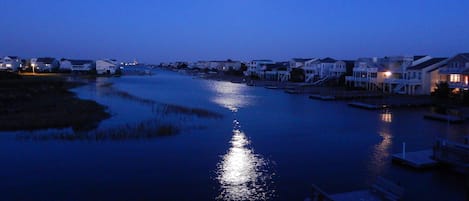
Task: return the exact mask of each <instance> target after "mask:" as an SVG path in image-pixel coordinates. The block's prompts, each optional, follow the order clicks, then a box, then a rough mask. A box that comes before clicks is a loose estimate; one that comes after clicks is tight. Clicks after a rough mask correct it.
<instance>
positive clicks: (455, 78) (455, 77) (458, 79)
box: [449, 74, 461, 82]
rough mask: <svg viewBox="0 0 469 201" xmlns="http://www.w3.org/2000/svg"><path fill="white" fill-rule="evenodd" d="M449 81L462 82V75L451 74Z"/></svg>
mask: <svg viewBox="0 0 469 201" xmlns="http://www.w3.org/2000/svg"><path fill="white" fill-rule="evenodd" d="M449 81H450V82H460V81H461V75H460V74H451V75H449Z"/></svg>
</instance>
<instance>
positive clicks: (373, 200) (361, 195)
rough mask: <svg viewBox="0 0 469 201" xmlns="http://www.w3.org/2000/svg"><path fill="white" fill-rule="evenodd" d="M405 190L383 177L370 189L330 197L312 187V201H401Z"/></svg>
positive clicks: (317, 188) (314, 186) (310, 198)
mask: <svg viewBox="0 0 469 201" xmlns="http://www.w3.org/2000/svg"><path fill="white" fill-rule="evenodd" d="M403 195H404V188H402V187H401V186H400V185H397V184H395V183H394V182H391V181H389V180H386V179H384V178H382V177H378V178H377V179H376V181H375V183H374V184H373V185H372V186H371V187H370V189H365V190H359V191H353V192H346V193H339V194H334V195H329V194H327V193H326V192H324V191H323V190H322V189H320V188H319V187H318V186H316V185H314V184H313V185H312V191H311V197H309V198H307V199H306V200H310V201H357V200H359V201H384V200H400V199H401V198H402V196H403Z"/></svg>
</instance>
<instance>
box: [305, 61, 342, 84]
mask: <svg viewBox="0 0 469 201" xmlns="http://www.w3.org/2000/svg"><path fill="white" fill-rule="evenodd" d="M303 69H304V70H305V77H306V79H305V82H312V81H317V80H325V79H328V78H338V77H340V76H341V75H342V74H345V72H346V70H347V69H346V63H345V61H339V60H335V59H333V58H329V57H327V58H324V59H314V60H310V61H307V62H306V63H305V66H304V67H303Z"/></svg>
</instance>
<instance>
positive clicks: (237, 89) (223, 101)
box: [211, 82, 249, 112]
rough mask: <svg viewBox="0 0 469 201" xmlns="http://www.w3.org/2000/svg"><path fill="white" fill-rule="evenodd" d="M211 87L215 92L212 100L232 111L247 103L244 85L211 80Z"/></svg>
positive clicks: (247, 98)
mask: <svg viewBox="0 0 469 201" xmlns="http://www.w3.org/2000/svg"><path fill="white" fill-rule="evenodd" d="M211 88H212V89H213V90H214V91H215V92H216V96H215V97H214V98H213V99H212V101H213V102H215V103H217V104H219V105H221V106H222V107H225V108H228V109H229V110H230V111H232V112H237V111H238V110H239V108H241V107H244V106H247V105H249V97H248V96H246V95H245V93H243V91H244V90H245V89H246V87H245V86H243V85H241V84H234V83H230V82H213V83H212V85H211Z"/></svg>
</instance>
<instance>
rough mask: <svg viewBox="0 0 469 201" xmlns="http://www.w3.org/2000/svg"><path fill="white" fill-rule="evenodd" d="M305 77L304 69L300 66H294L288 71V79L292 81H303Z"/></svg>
mask: <svg viewBox="0 0 469 201" xmlns="http://www.w3.org/2000/svg"><path fill="white" fill-rule="evenodd" d="M305 77H306V76H305V71H304V70H303V69H301V68H294V69H292V70H291V72H290V80H291V81H292V82H304V81H305Z"/></svg>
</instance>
